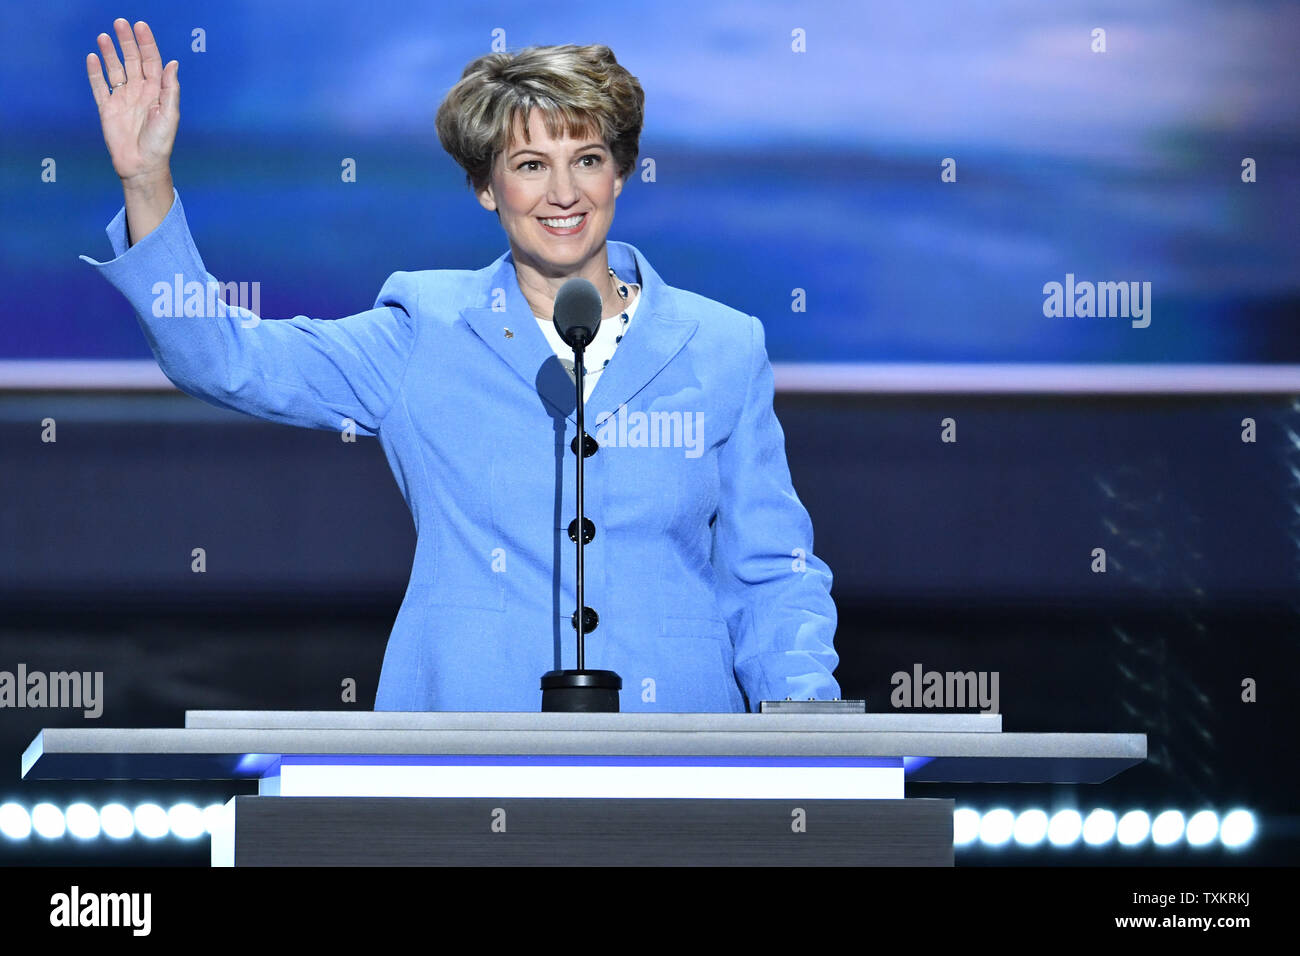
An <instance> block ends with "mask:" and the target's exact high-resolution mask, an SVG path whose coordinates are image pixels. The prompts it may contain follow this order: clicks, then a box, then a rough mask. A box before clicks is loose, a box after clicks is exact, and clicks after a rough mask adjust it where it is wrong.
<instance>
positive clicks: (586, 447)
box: [569, 432, 600, 540]
mask: <svg viewBox="0 0 1300 956" xmlns="http://www.w3.org/2000/svg"><path fill="white" fill-rule="evenodd" d="M583 434H584V435H586V434H587V433H586V432H583ZM569 448H570V450H572V452H573V453H574V454H575V455H576V454H577V453H578V436H577V435H574V436H573V441H571V442H569ZM582 450H583V451H585V452H586V453H587V454H586V455H585V456H584V457H586V458H590V457H591V456H592V455H594V454H596V452H597V451H599V450H600V445H598V444H596V439H594V438H592V437H591V436H590V435H587V437H586V439H584V440H583V443H582ZM575 540H576V539H575Z"/></svg>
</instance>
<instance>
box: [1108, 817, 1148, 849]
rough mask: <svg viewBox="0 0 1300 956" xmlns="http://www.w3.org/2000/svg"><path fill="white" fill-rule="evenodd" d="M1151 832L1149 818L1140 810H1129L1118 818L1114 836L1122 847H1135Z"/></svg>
mask: <svg viewBox="0 0 1300 956" xmlns="http://www.w3.org/2000/svg"><path fill="white" fill-rule="evenodd" d="M1150 832H1151V818H1150V817H1148V816H1147V815H1146V814H1145V813H1144V812H1143V811H1141V810H1130V811H1129V812H1128V813H1126V814H1124V815H1123V816H1122V817H1120V818H1119V824H1118V825H1117V826H1116V827H1115V834H1116V836H1117V837H1118V838H1119V842H1120V844H1121V845H1123V846H1137V845H1138V844H1139V843H1143V842H1145V841H1146V838H1147V834H1149V833H1150Z"/></svg>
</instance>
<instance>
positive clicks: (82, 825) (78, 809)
mask: <svg viewBox="0 0 1300 956" xmlns="http://www.w3.org/2000/svg"><path fill="white" fill-rule="evenodd" d="M63 816H64V819H65V820H67V823H68V832H69V833H71V834H72V835H73V836H74V837H76V838H77V839H79V840H93V839H94V838H95V837H97V836H99V813H98V811H96V810H95V808H94V807H92V806H91V805H90V804H88V803H74V804H73V805H72V806H70V807H68V809H67V810H66V811H64V814H63Z"/></svg>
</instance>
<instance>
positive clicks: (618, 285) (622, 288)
mask: <svg viewBox="0 0 1300 956" xmlns="http://www.w3.org/2000/svg"><path fill="white" fill-rule="evenodd" d="M608 268H609V277H610V278H611V279H612V280H613V281H614V288H615V290H617V292H618V294H619V295H620V296H621V297H622V298H623V300H624V301H625V302H626V301H627V297H628V291H627V283H625V282H624V281H623V280H622V279H620V278H619V277H618V274H617V273H615V272H614V267H613V266H609V267H608ZM610 318H613V316H610ZM622 319H623V330H622V331H621V332H619V334H618V335H616V336H614V344H615V345H617V344H618V343H619V342H622V341H623V336H624V335H626V334H627V323H628V321H629V320H628V317H627V310H626V309H625V310H624V311H623V315H622ZM608 364H609V359H605V365H608ZM604 367H605V366H604V365H602V366H601V368H604Z"/></svg>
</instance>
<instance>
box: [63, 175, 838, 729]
mask: <svg viewBox="0 0 1300 956" xmlns="http://www.w3.org/2000/svg"><path fill="white" fill-rule="evenodd" d="M107 231H108V236H109V239H110V241H111V242H112V244H113V251H114V253H115V256H116V258H114V259H112V260H110V261H108V262H97V261H95V260H93V259H90V258H88V257H86V256H82V257H81V258H82V259H83V260H84V261H86V262H88V263H90V265H92V266H93V267H95V268H96V269H97V270H99V272H100V273H101V274H102V275H103V276H104V278H105V279H107V280H108V281H109V282H110V283H112V285H114V286H115V287H116V288H117V289H118V290H119V291H120V292H122V294H123V295H125V296H126V298H127V299H128V300H129V301H130V302H131V305H132V306H133V307H134V308H135V311H136V313H137V315H138V316H139V319H140V324H141V327H142V328H143V329H144V334H145V337H146V338H147V339H148V341H149V345H150V347H151V348H152V349H153V353H154V356H155V357H156V358H157V360H158V364H159V366H160V367H161V369H162V371H163V372H164V373H165V374H166V375H167V377H168V378H169V379H170V380H171V381H172V382H173V383H175V385H176V387H177V388H179V389H181V391H183V392H186V393H187V394H189V395H192V396H194V397H196V398H199V399H202V400H203V401H205V402H210V403H212V404H214V405H219V406H221V407H223V408H229V409H234V410H236V411H240V412H245V413H247V414H250V415H255V416H257V417H258V418H264V419H267V420H269V421H274V422H282V423H284V424H288V425H300V426H305V427H308V428H320V429H330V430H337V431H343V430H344V429H347V428H354V429H355V431H356V433H358V434H361V435H367V436H377V437H378V438H379V442H380V444H381V446H382V447H383V450H384V454H385V455H386V456H387V458H388V462H389V464H390V466H391V467H392V471H393V475H394V477H395V478H396V479H397V483H398V485H399V486H400V487H401V490H402V494H403V496H404V497H405V498H406V502H407V504H408V505H409V507H410V509H411V514H412V516H413V517H414V519H415V525H416V531H417V533H418V544H417V546H416V550H415V558H414V561H413V564H412V567H411V575H410V581H409V584H408V586H407V589H406V595H405V598H404V599H403V601H402V605H401V609H400V611H399V612H398V615H397V619H396V622H395V623H394V626H393V630H392V634H391V636H390V638H389V641H388V648H387V651H386V652H385V655H384V664H383V670H382V674H381V676H380V679H379V687H378V690H377V692H376V699H375V709H376V710H411V711H419V710H457V711H480V710H491V711H537V710H539V709H540V707H541V691H540V689H539V680H540V678H541V675H542V674H543V673H544V672H546V671H549V670H552V669H555V668H557V667H574V666H576V661H575V657H576V650H575V644H574V638H575V634H576V632H575V630H574V628H573V625H572V623H571V616H572V614H573V612H574V609H575V607H576V597H575V588H574V580H575V567H574V565H575V555H574V550H575V544H574V542H573V541H572V540H571V539H570V537H569V533H568V529H569V524H570V522H571V521H572V520H573V518H574V515H575V513H576V511H575V502H574V467H575V462H576V458H577V456H576V455H575V454H574V452H573V451H572V450H571V446H570V443H571V442H572V441H573V439H574V438H576V435H577V430H576V424H575V421H574V407H575V396H574V386H573V382H572V380H571V379H570V378H569V376H568V373H567V372H565V371H564V369H563V367H562V366H561V365H560V363H559V360H558V359H557V358H556V356H555V353H554V352H553V351H552V350H551V348H550V346H549V345H548V344H547V341H546V339H545V337H544V336H543V334H542V331H541V329H540V328H539V327H538V324H537V321H536V319H534V318H533V314H532V311H531V308H530V307H529V305H528V302H527V300H525V299H524V297H523V294H522V293H521V292H520V289H519V283H518V280H517V278H516V275H515V270H514V261H513V257H512V255H511V254H510V253H509V252H506V253H505V254H503V255H502V256H501V257H500V258H498V259H497V260H496V261H495V262H493V263H492V264H491V265H488V266H486V267H485V268H482V269H478V270H476V271H470V270H454V269H436V270H428V271H422V272H397V273H394V274H393V275H392V276H391V277H390V278H389V279H388V281H387V282H385V283H384V286H383V288H382V289H381V290H380V292H379V297H378V299H377V300H376V302H375V306H374V308H373V309H371V310H370V311H368V312H362V313H360V314H358V315H352V316H348V317H346V318H341V319H325V320H322V319H312V318H307V317H305V316H296V317H294V318H292V319H274V320H273V319H267V320H260V319H258V317H256V316H254V315H253V314H252V313H251V312H250V311H248V310H246V309H244V310H241V309H236V308H231V309H227V308H226V307H225V306H224V305H218V307H217V308H216V309H215V311H214V312H213V313H211V314H208V315H206V316H205V315H204V314H203V313H205V312H207V311H208V309H207V303H206V302H205V301H204V300H205V298H206V297H205V296H204V295H203V294H202V291H201V290H203V289H204V288H205V284H206V283H212V282H216V281H217V280H215V279H214V278H213V277H212V276H211V275H210V274H209V273H208V272H207V270H206V269H205V268H204V266H203V261H202V260H201V259H200V258H199V253H198V251H197V250H196V249H195V246H194V241H193V239H192V237H191V235H190V231H189V227H188V225H187V224H186V221H185V213H184V210H183V208H182V206H181V202H180V197H179V195H178V196H176V198H175V200H174V203H173V205H172V208H171V210H170V212H168V214H167V217H166V219H164V220H163V222H162V224H161V225H160V226H159V227H158V228H157V229H156V230H155V231H153V232H152V233H150V234H149V235H148V236H146V237H145V238H144V239H143V240H142V241H141V242H139V243H137V244H136V245H134V246H132V247H130V248H127V239H126V233H125V210H122V211H119V212H118V214H117V216H116V217H115V218H114V219H113V221H112V222H111V223H110V224H109V226H108V230H107ZM607 247H608V258H609V263H610V265H611V266H613V267H614V269H615V271H616V272H617V273H618V274H619V275H620V276H622V277H623V278H625V279H631V280H633V281H636V282H639V283H640V284H641V296H642V301H641V302H640V304H639V305H638V306H637V310H636V314H635V315H634V317H633V319H632V322H631V324H630V325H629V326H628V331H627V333H626V335H625V336H624V339H623V341H622V343H621V344H620V345H619V347H618V351H617V352H615V354H614V357H613V358H612V360H611V361H610V363H609V366H608V367H607V368H606V369H605V371H604V372H603V373H602V375H601V377H600V379H599V380H598V382H597V384H596V386H595V388H594V389H593V391H592V394H591V397H590V398H589V399H588V401H587V403H586V423H587V433H588V434H589V435H591V436H593V437H594V438H595V439H596V441H597V443H598V445H599V448H598V450H597V451H596V452H595V453H594V454H591V455H590V457H588V458H587V460H586V474H585V479H586V488H585V496H586V513H587V517H588V519H589V520H590V521H591V522H592V523H594V525H595V529H596V530H595V537H594V538H593V539H592V540H591V542H590V543H589V544H588V545H587V546H586V552H585V560H586V604H587V606H588V607H591V608H593V609H594V610H595V611H596V613H597V615H598V616H599V622H598V625H597V627H596V629H595V630H594V631H592V632H590V633H589V634H588V635H587V643H586V666H587V667H588V668H604V669H608V670H613V671H617V672H618V674H619V675H620V676H621V677H622V678H623V690H622V693H621V695H620V706H621V709H622V710H623V711H625V712H634V711H648V712H666V711H677V712H728V711H736V712H743V711H745V710H746V709H747V707H748V709H750V710H757V709H758V702H759V701H760V700H768V699H775V700H781V699H784V698H786V697H792V698H794V699H796V700H802V699H807V698H809V697H816V698H819V699H829V698H835V697H839V696H840V690H839V686H838V685H837V683H836V682H835V679H834V678H833V677H832V673H833V672H834V670H835V666H836V664H837V663H838V660H839V658H838V656H837V655H836V652H835V649H834V635H835V623H836V612H835V604H834V602H833V601H832V599H831V596H830V590H831V572H830V569H829V568H827V566H826V564H825V563H824V562H823V561H821V560H820V559H819V558H817V557H816V556H815V555H814V554H813V529H812V524H811V522H810V520H809V518H808V513H807V511H806V510H805V509H804V507H803V505H802V504H801V503H800V501H799V498H798V497H797V496H796V494H795V491H794V488H793V487H792V486H791V483H790V471H789V468H788V466H787V463H786V457H785V436H784V434H783V433H782V431H781V426H780V424H779V423H778V421H777V419H776V415H775V414H774V413H773V410H772V394H773V390H772V369H771V365H770V364H769V362H768V357H767V350H766V348H765V347H764V339H763V326H762V324H761V323H760V322H759V321H758V319H757V318H754V317H753V316H748V315H745V314H744V313H742V312H738V311H736V310H735V309H731V308H728V307H727V306H724V305H721V304H719V303H717V302H714V301H712V300H710V299H706V298H704V297H703V296H701V295H696V294H695V293H692V292H688V291H685V290H683V289H676V288H673V287H672V286H669V285H666V284H665V283H664V282H663V280H662V279H660V278H659V276H658V274H657V273H656V272H655V271H654V269H652V268H651V266H650V263H649V262H647V261H646V258H645V256H643V255H642V254H641V253H640V252H639V251H638V250H637V249H636V248H634V247H633V246H631V245H629V244H627V243H623V242H614V241H609V242H608V243H607ZM176 276H181V277H183V279H182V282H183V283H186V284H188V283H198V284H199V285H198V286H191V287H189V288H188V289H185V290H184V292H185V296H184V299H185V300H186V301H188V302H189V307H188V308H187V309H183V310H182V311H188V312H195V313H199V314H190V315H169V314H167V313H169V312H175V311H176V309H175V305H176V304H177V302H178V301H180V300H181V299H182V297H181V296H180V295H178V294H177V292H176V289H175V286H176V285H177V280H176V279H175V277H176ZM196 290H200V293H199V294H198V295H192V293H193V292H194V291H196ZM157 313H162V314H157Z"/></svg>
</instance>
